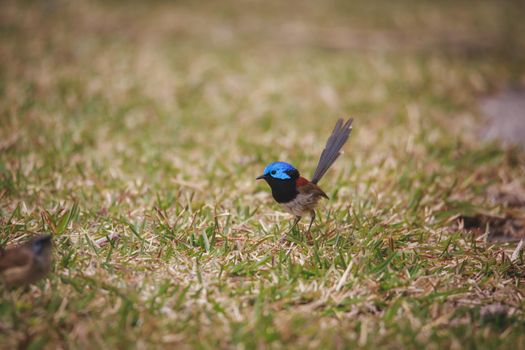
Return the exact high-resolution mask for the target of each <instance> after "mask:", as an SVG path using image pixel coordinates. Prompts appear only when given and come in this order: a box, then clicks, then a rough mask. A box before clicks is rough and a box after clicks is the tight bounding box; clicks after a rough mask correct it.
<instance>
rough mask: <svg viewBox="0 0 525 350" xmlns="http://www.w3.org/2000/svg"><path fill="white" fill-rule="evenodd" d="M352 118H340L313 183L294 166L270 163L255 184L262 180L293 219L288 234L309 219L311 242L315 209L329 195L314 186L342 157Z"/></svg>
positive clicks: (322, 154) (317, 168) (323, 153)
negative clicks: (303, 219) (304, 219)
mask: <svg viewBox="0 0 525 350" xmlns="http://www.w3.org/2000/svg"><path fill="white" fill-rule="evenodd" d="M352 122H353V118H349V119H348V120H347V121H346V122H345V121H344V119H342V118H340V119H339V120H338V121H337V123H336V124H335V127H334V129H333V131H332V134H331V135H330V137H329V138H328V141H326V145H325V148H324V150H323V152H322V153H321V156H320V157H319V161H318V163H317V167H316V169H315V171H314V174H313V177H312V180H307V179H306V178H304V177H302V176H301V174H300V173H299V170H297V169H296V168H295V167H294V166H293V165H291V164H290V163H286V162H281V161H278V162H273V163H270V164H268V165H267V166H266V167H265V168H264V171H263V174H262V175H260V176H258V177H257V178H256V179H257V180H265V181H266V182H267V183H268V185H269V186H270V189H271V190H272V196H273V199H274V200H275V201H276V202H277V203H279V204H280V205H281V207H282V208H283V209H284V210H285V211H286V212H288V213H290V214H292V215H294V216H295V220H294V223H293V225H292V228H291V229H290V232H291V231H292V230H293V229H294V228H295V226H296V225H297V224H298V223H299V221H300V220H301V218H302V217H303V216H305V215H310V217H311V219H310V224H309V225H308V229H307V231H306V235H307V238H308V239H309V240H311V236H310V229H311V228H312V224H313V223H314V220H315V208H316V206H317V204H318V202H319V201H320V200H321V199H322V198H326V199H328V195H327V194H326V193H325V192H324V191H323V190H322V189H321V188H320V187H319V186H318V185H317V183H318V182H319V180H321V178H322V177H323V176H324V174H325V173H326V172H327V171H328V169H329V168H330V167H331V166H332V164H334V162H335V161H336V160H337V158H338V157H339V156H340V155H341V153H342V152H341V148H342V147H343V145H344V144H345V143H346V141H347V140H348V137H349V136H350V132H351V131H352ZM286 236H287V233H285V234H283V236H282V237H281V241H285V240H286Z"/></svg>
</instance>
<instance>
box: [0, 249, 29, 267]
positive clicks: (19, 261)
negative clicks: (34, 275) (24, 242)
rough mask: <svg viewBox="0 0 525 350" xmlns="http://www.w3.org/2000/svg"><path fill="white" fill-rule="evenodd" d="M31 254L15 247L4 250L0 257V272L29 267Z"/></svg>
mask: <svg viewBox="0 0 525 350" xmlns="http://www.w3.org/2000/svg"><path fill="white" fill-rule="evenodd" d="M32 258H33V254H31V252H30V251H28V250H27V248H26V247H17V248H13V249H8V250H4V251H3V252H2V255H1V256H0V272H3V271H5V270H8V269H11V268H15V267H21V266H25V265H29V264H30V263H31V260H32Z"/></svg>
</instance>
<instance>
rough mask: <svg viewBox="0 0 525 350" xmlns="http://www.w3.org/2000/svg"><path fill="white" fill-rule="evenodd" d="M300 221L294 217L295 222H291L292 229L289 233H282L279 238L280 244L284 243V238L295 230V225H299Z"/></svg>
mask: <svg viewBox="0 0 525 350" xmlns="http://www.w3.org/2000/svg"><path fill="white" fill-rule="evenodd" d="M300 220H301V217H300V216H296V217H295V220H294V222H293V225H292V228H291V229H290V231H288V232H286V233H284V234H283V235H282V236H281V243H284V242H285V241H286V236H287V235H288V234H289V233H290V232H292V231H293V229H294V228H295V226H297V224H298V223H299V221H300Z"/></svg>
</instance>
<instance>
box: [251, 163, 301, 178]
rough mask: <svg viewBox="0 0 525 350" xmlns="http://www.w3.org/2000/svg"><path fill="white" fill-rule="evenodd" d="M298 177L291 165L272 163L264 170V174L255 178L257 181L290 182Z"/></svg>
mask: <svg viewBox="0 0 525 350" xmlns="http://www.w3.org/2000/svg"><path fill="white" fill-rule="evenodd" d="M297 177H299V171H297V169H295V168H294V167H293V165H291V164H288V163H285V162H273V163H270V164H268V165H267V166H266V168H264V173H263V174H262V175H261V176H259V177H257V180H259V179H265V180H270V179H278V180H291V179H293V178H297Z"/></svg>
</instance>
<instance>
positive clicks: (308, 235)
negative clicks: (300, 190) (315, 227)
mask: <svg viewBox="0 0 525 350" xmlns="http://www.w3.org/2000/svg"><path fill="white" fill-rule="evenodd" d="M310 215H311V217H312V219H311V220H310V224H309V225H308V230H306V233H305V235H306V239H307V240H308V242H310V243H311V242H312V234H311V233H310V229H311V228H312V224H313V223H314V220H315V210H312V211H311V213H310Z"/></svg>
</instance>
